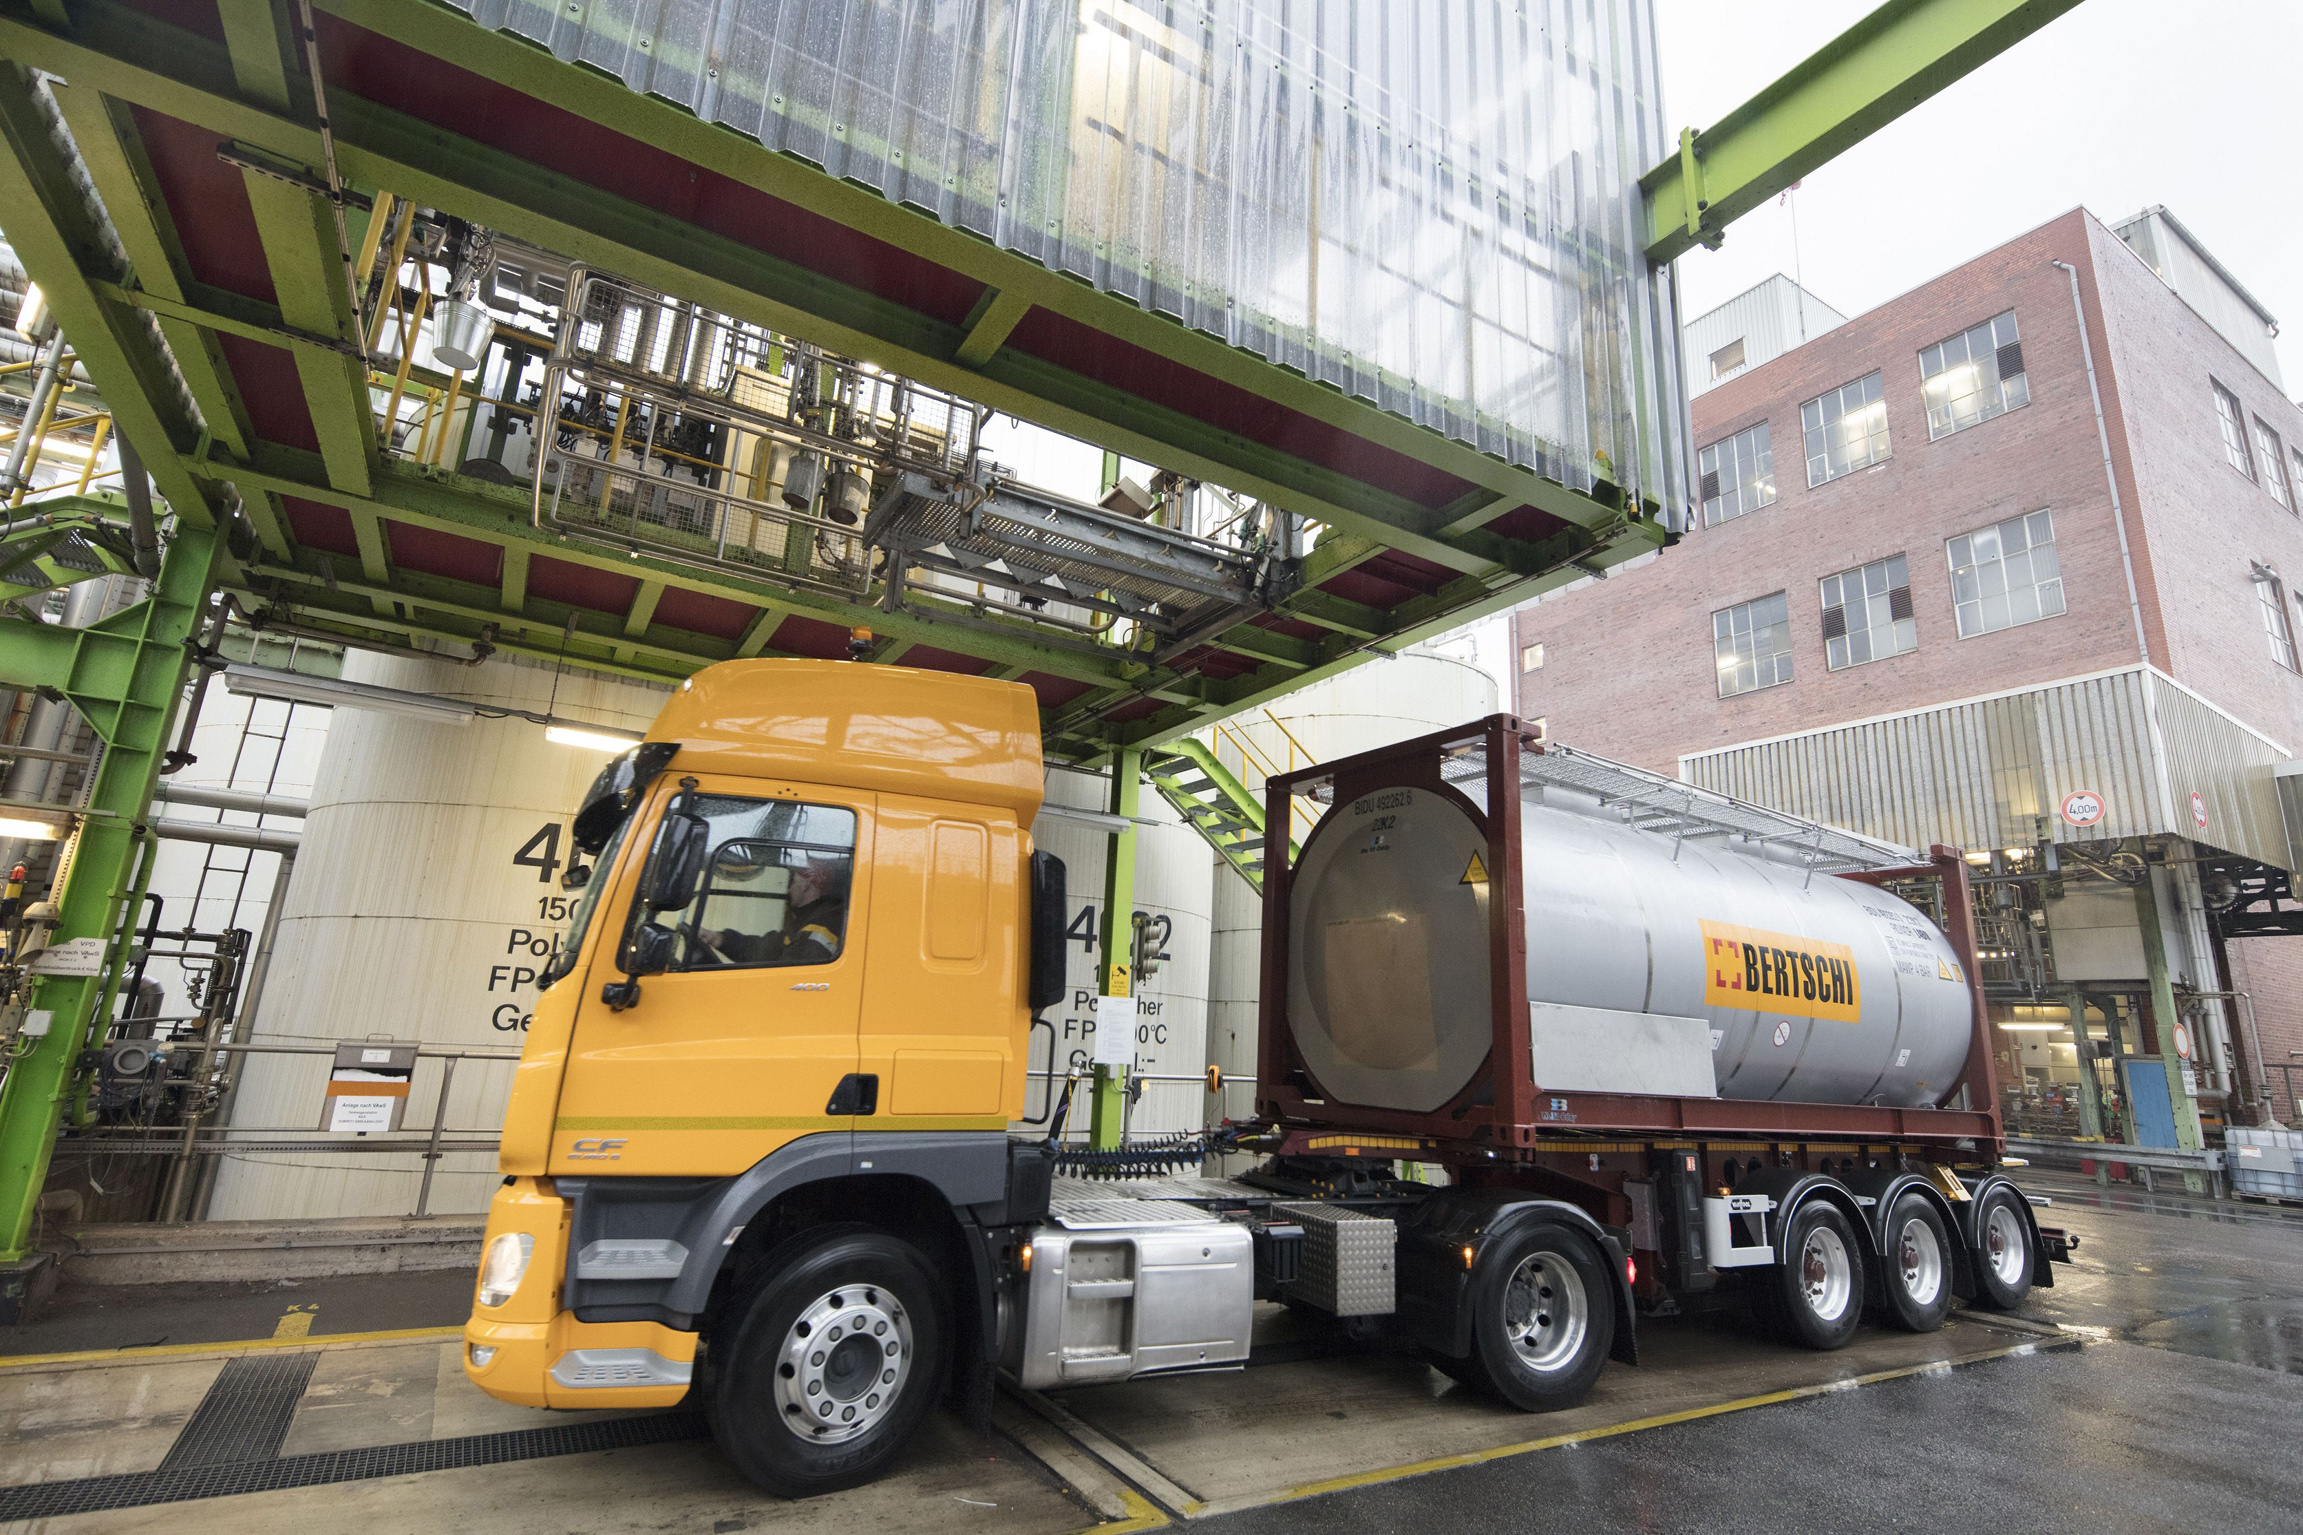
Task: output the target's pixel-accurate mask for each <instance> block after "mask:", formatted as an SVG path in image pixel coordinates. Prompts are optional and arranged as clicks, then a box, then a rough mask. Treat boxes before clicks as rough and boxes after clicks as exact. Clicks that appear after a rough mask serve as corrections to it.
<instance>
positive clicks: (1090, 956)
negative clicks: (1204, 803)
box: [1024, 768, 1238, 1139]
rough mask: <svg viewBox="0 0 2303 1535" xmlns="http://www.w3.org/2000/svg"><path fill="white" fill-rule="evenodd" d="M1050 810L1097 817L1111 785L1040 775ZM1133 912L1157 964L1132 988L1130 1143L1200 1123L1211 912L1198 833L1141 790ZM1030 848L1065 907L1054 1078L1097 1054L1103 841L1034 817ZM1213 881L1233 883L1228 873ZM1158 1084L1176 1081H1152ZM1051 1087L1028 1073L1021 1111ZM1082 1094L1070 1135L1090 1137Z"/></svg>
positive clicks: (1036, 1104)
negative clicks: (1062, 888) (1137, 1087)
mask: <svg viewBox="0 0 2303 1535" xmlns="http://www.w3.org/2000/svg"><path fill="white" fill-rule="evenodd" d="M1047 782H1048V793H1047V797H1048V803H1050V804H1054V805H1068V806H1071V807H1073V808H1074V809H1080V810H1093V811H1099V812H1101V811H1105V810H1108V809H1109V807H1110V795H1111V780H1110V779H1109V778H1108V777H1102V776H1091V775H1089V774H1085V773H1078V772H1073V771H1070V770H1068V769H1064V768H1051V769H1050V770H1049V772H1048V778H1047ZM1137 815H1138V817H1139V820H1140V821H1141V822H1142V823H1145V824H1139V825H1138V826H1137V827H1136V834H1135V835H1136V878H1135V910H1136V911H1140V912H1142V913H1143V914H1144V915H1145V916H1146V917H1148V918H1150V919H1151V923H1152V928H1151V933H1152V936H1153V938H1154V939H1155V940H1156V941H1157V942H1158V943H1159V945H1160V947H1159V950H1158V952H1159V953H1160V954H1162V955H1164V956H1165V957H1164V958H1162V959H1161V960H1160V961H1159V962H1158V967H1157V968H1156V969H1154V970H1153V971H1152V973H1151V974H1150V975H1148V976H1145V977H1141V978H1140V979H1139V982H1138V984H1137V985H1136V986H1135V988H1134V990H1135V998H1136V1043H1135V1070H1136V1071H1137V1072H1139V1073H1141V1074H1143V1075H1144V1076H1146V1077H1148V1078H1151V1079H1154V1080H1147V1081H1146V1082H1145V1083H1144V1085H1143V1096H1142V1097H1141V1098H1140V1099H1138V1100H1137V1101H1136V1103H1135V1104H1134V1105H1133V1106H1132V1107H1131V1108H1130V1109H1129V1111H1128V1115H1127V1130H1128V1135H1129V1137H1130V1138H1131V1139H1137V1138H1141V1137H1144V1136H1153V1135H1168V1134H1173V1133H1175V1132H1177V1131H1182V1130H1196V1129H1198V1128H1199V1127H1200V1125H1201V1124H1202V1123H1203V1122H1204V1120H1205V1115H1206V1103H1207V1091H1206V1088H1205V1087H1204V1086H1203V1085H1202V1083H1201V1080H1200V1073H1201V1071H1202V1068H1203V1065H1204V1063H1205V1060H1206V1039H1207V996H1208V993H1207V984H1208V939H1209V919H1210V915H1211V912H1210V908H1211V905H1212V902H1213V897H1214V890H1215V888H1216V881H1217V879H1218V878H1219V875H1218V873H1217V871H1216V870H1215V868H1214V867H1213V866H1212V864H1211V862H1210V859H1211V857H1212V855H1211V854H1210V852H1209V851H1208V845H1207V843H1206V842H1204V841H1202V840H1201V838H1200V835H1199V833H1197V832H1195V831H1193V830H1192V829H1191V828H1190V827H1188V826H1186V825H1184V824H1183V821H1182V819H1181V818H1180V817H1178V816H1177V815H1176V813H1175V811H1174V810H1173V809H1171V808H1170V807H1169V805H1168V804H1167V802H1166V801H1165V800H1163V799H1161V798H1160V797H1159V795H1158V793H1157V792H1155V791H1154V790H1153V789H1152V787H1151V785H1150V784H1149V783H1146V784H1145V785H1144V787H1143V793H1142V802H1141V804H1140V805H1139V806H1138V808H1137ZM1032 842H1033V846H1034V847H1036V848H1037V849H1039V850H1040V851H1042V852H1046V853H1053V854H1054V855H1055V856H1056V857H1058V858H1061V859H1062V860H1063V861H1064V875H1065V881H1066V898H1067V904H1068V905H1069V907H1070V912H1069V921H1068V922H1067V927H1068V929H1069V931H1070V934H1071V936H1070V938H1069V939H1068V940H1067V941H1066V942H1065V944H1064V952H1065V954H1066V956H1067V957H1066V959H1065V961H1064V973H1065V976H1066V978H1067V980H1068V982H1069V984H1068V985H1067V987H1066V990H1065V996H1064V1001H1063V1005H1062V1006H1060V1007H1054V1008H1049V1009H1048V1010H1047V1011H1046V1013H1044V1014H1043V1015H1042V1016H1044V1017H1045V1018H1046V1019H1047V1021H1048V1022H1049V1023H1051V1024H1052V1025H1054V1027H1055V1031H1056V1038H1055V1052H1054V1062H1055V1064H1054V1070H1055V1071H1056V1072H1057V1073H1058V1074H1059V1076H1060V1074H1061V1073H1063V1072H1065V1071H1068V1070H1069V1069H1070V1067H1071V1066H1072V1065H1073V1064H1075V1063H1079V1064H1083V1065H1084V1064H1085V1063H1087V1062H1089V1061H1090V1060H1091V1059H1092V1057H1093V1054H1094V1048H1095V1042H1094V1039H1093V1037H1092V1036H1093V1033H1094V1028H1093V1025H1094V1022H1095V1014H1096V1003H1095V997H1096V964H1097V960H1098V959H1099V957H1100V954H1099V950H1098V948H1097V937H1096V935H1097V934H1098V932H1099V930H1100V927H1101V923H1102V919H1103V891H1104V865H1105V859H1106V855H1107V852H1108V849H1109V846H1110V833H1109V832H1108V831H1105V830H1103V829H1101V828H1099V827H1096V826H1093V825H1090V824H1087V823H1085V822H1082V821H1076V820H1069V819H1066V818H1064V817H1061V816H1056V815H1050V814H1048V813H1046V812H1044V811H1043V812H1042V813H1041V814H1040V817H1039V819H1038V821H1037V822H1036V823H1034V825H1033V827H1032ZM1220 878H1223V879H1229V880H1232V881H1233V882H1234V883H1235V884H1236V883H1238V880H1237V877H1236V876H1234V875H1233V874H1231V873H1230V872H1229V871H1228V870H1226V871H1224V872H1223V873H1222V874H1221V875H1220ZM1031 1069H1032V1070H1034V1071H1046V1070H1048V1069H1049V1050H1048V1031H1047V1030H1046V1029H1041V1028H1035V1029H1033V1030H1032V1040H1031ZM1158 1078H1176V1079H1181V1080H1172V1081H1161V1080H1156V1079H1158ZM1061 1091H1062V1083H1061V1081H1060V1080H1058V1081H1055V1082H1053V1083H1051V1082H1050V1081H1049V1080H1048V1079H1046V1078H1042V1077H1034V1078H1033V1079H1032V1081H1031V1085H1030V1090H1029V1091H1028V1092H1026V1094H1025V1095H1024V1106H1025V1110H1026V1112H1027V1113H1030V1114H1033V1115H1039V1114H1041V1113H1043V1112H1044V1111H1045V1108H1046V1106H1047V1105H1048V1104H1050V1103H1052V1102H1053V1101H1054V1099H1053V1096H1052V1095H1053V1094H1060V1093H1061ZM1088 1124H1089V1110H1088V1089H1087V1086H1086V1083H1085V1082H1084V1081H1083V1083H1082V1085H1081V1088H1080V1091H1079V1092H1078V1093H1077V1094H1075V1096H1074V1097H1073V1100H1072V1116H1071V1130H1072V1132H1073V1134H1074V1137H1075V1138H1078V1137H1084V1136H1085V1135H1086V1134H1087V1130H1088Z"/></svg>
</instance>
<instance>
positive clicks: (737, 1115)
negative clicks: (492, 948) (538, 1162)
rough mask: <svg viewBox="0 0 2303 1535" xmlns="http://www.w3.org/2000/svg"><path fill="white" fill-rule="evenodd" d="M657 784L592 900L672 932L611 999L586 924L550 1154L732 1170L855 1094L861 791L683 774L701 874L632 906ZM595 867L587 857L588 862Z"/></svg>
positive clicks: (603, 1163) (603, 960) (834, 1112)
mask: <svg viewBox="0 0 2303 1535" xmlns="http://www.w3.org/2000/svg"><path fill="white" fill-rule="evenodd" d="M680 792H681V791H680V789H679V787H678V786H677V784H674V783H664V784H660V785H659V786H658V787H657V789H656V791H655V793H654V794H653V795H652V796H651V800H650V804H649V806H648V807H647V811H646V813H645V816H644V819H643V820H642V821H641V823H640V825H639V827H638V828H636V830H638V831H639V832H640V833H641V837H640V841H639V845H638V846H637V847H636V848H634V849H633V850H631V851H630V852H629V853H627V855H626V856H625V857H624V858H622V859H621V860H620V863H621V865H622V867H621V869H620V870H619V872H618V875H617V880H618V886H619V887H620V888H616V889H611V890H609V891H607V892H606V893H605V894H604V896H603V900H604V901H605V902H610V903H613V904H611V905H609V906H607V908H606V909H605V910H604V911H603V912H602V917H603V918H604V919H607V920H608V921H610V922H612V923H613V924H614V925H613V926H612V927H611V928H609V929H608V930H607V931H606V932H604V933H603V934H602V937H603V939H604V940H612V939H615V938H620V937H621V936H622V935H623V934H625V933H628V932H629V931H630V929H631V925H632V924H633V923H634V922H635V921H653V922H655V923H656V924H657V925H658V926H660V927H665V928H669V929H671V930H672V932H673V933H674V935H675V938H674V943H673V949H672V958H671V962H670V965H669V967H668V968H667V969H666V970H664V971H663V973H661V974H658V975H650V976H644V977H642V978H641V979H640V981H639V999H638V1001H637V1002H636V1003H634V1004H633V1005H632V1006H629V1007H626V1008H625V1009H623V1010H622V1011H621V1012H615V1011H611V1010H610V1009H609V1007H608V1006H607V1004H606V1003H605V1002H604V1001H603V1000H602V998H601V989H602V987H603V986H604V985H607V984H608V983H611V982H614V981H617V980H620V979H621V978H622V977H621V975H620V973H619V971H618V967H617V964H616V954H617V947H618V945H617V943H616V942H614V941H603V942H602V943H601V944H600V945H599V946H598V949H597V957H595V958H594V959H593V961H592V963H591V969H590V973H589V974H588V975H587V976H586V977H585V983H584V992H583V999H582V1012H581V1013H580V1014H579V1016H578V1018H577V1021H576V1028H575V1034H574V1039H573V1041H572V1046H571V1050H570V1057H569V1063H568V1069H567V1077H566V1082H565V1085H564V1086H563V1088H562V1090H561V1095H560V1107H559V1115H558V1119H557V1121H556V1123H555V1125H554V1134H553V1142H552V1159H551V1170H552V1171H554V1172H561V1173H572V1172H590V1173H621V1174H640V1173H646V1174H695V1175H721V1176H724V1175H726V1174H729V1173H735V1172H740V1171H742V1170H743V1169H745V1168H747V1167H750V1166H751V1165H752V1164H753V1163H755V1162H757V1161H759V1160H760V1158H762V1157H764V1156H766V1155H767V1154H768V1153H770V1152H772V1151H774V1150H775V1149H776V1148H778V1147H779V1146H782V1145H783V1144H784V1143H785V1142H787V1141H791V1140H793V1139H796V1138H797V1137H799V1136H802V1135H807V1134H812V1133H819V1132H822V1131H828V1130H839V1131H844V1130H849V1129H852V1128H853V1127H854V1123H855V1117H854V1116H855V1105H853V1104H852V1103H850V1102H847V1101H841V1102H835V1101H834V1100H835V1098H836V1097H837V1098H840V1099H842V1100H845V1099H847V1098H848V1097H850V1096H851V1095H852V1093H853V1085H852V1084H850V1083H849V1079H850V1078H851V1077H852V1076H853V1075H854V1074H855V1072H856V1070H857V1064H856V1051H857V1040H856V1030H857V1021H858V1018H859V1016H860V1011H861V1004H862V995H863V976H864V962H865V951H866V948H867V943H866V935H867V932H868V930H869V923H868V922H867V920H866V916H867V913H868V912H869V910H870V901H871V894H872V884H873V875H872V850H873V838H874V834H875V804H874V797H873V796H872V795H869V794H860V793H856V792H854V791H852V790H843V789H829V788H820V787H817V786H814V785H802V784H787V783H778V782H773V781H769V780H762V779H756V778H722V777H706V778H702V779H699V780H697V782H696V789H695V794H694V799H693V801H692V802H691V806H690V808H692V809H693V810H694V811H695V812H696V813H697V814H698V815H700V816H702V817H703V819H704V821H705V823H706V824H707V825H708V827H709V828H710V835H709V837H708V838H707V839H706V849H707V851H706V854H705V858H704V865H703V877H702V879H701V881H700V882H699V884H698V886H697V890H696V896H695V899H694V900H693V901H692V902H690V903H689V904H688V906H687V907H685V908H684V909H682V910H679V911H665V912H658V913H654V914H652V915H651V914H648V913H637V914H635V913H634V911H633V907H634V905H635V901H634V895H635V891H636V886H637V884H638V879H639V873H638V871H639V869H640V868H641V867H642V865H644V863H645V862H646V857H645V853H646V847H647V845H648V843H649V842H651V841H652V840H653V838H654V835H655V831H654V828H655V827H656V825H657V824H658V823H659V822H660V821H661V819H662V816H663V813H664V809H665V807H666V805H668V804H669V803H670V802H671V800H672V799H673V798H674V797H675V796H676V795H678V794H679V793H680ZM605 873H606V871H602V876H601V877H605Z"/></svg>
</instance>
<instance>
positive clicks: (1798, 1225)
mask: <svg viewBox="0 0 2303 1535" xmlns="http://www.w3.org/2000/svg"><path fill="white" fill-rule="evenodd" d="M1783 1253H1784V1261H1783V1262H1781V1263H1779V1264H1777V1265H1776V1266H1775V1267H1774V1268H1772V1269H1769V1270H1767V1271H1766V1280H1767V1288H1766V1289H1765V1290H1763V1291H1762V1292H1761V1295H1762V1297H1763V1299H1764V1302H1765V1305H1764V1309H1765V1310H1766V1311H1767V1313H1768V1315H1769V1319H1770V1320H1772V1321H1773V1322H1774V1323H1775V1327H1776V1330H1777V1331H1778V1332H1780V1333H1781V1334H1782V1335H1783V1336H1784V1338H1785V1339H1786V1340H1787V1341H1789V1342H1792V1343H1796V1344H1799V1345H1800V1346H1801V1347H1803V1348H1812V1349H1824V1350H1829V1349H1835V1348H1841V1347H1844V1346H1845V1345H1846V1343H1847V1341H1848V1340H1849V1339H1850V1338H1852V1337H1854V1336H1855V1329H1856V1328H1857V1326H1859V1325H1860V1324H1861V1323H1862V1321H1863V1249H1862V1247H1861V1246H1860V1245H1858V1243H1857V1241H1856V1236H1855V1228H1854V1227H1853V1226H1850V1225H1849V1224H1848V1223H1847V1217H1846V1216H1845V1215H1843V1214H1842V1213H1840V1210H1839V1207H1838V1206H1837V1205H1834V1204H1831V1203H1829V1202H1828V1201H1825V1200H1822V1199H1811V1200H1809V1201H1808V1202H1807V1203H1806V1204H1803V1205H1801V1206H1800V1207H1799V1208H1798V1210H1796V1211H1795V1212H1793V1214H1792V1217H1791V1230H1790V1231H1789V1232H1788V1233H1787V1234H1786V1236H1785V1239H1784V1243H1783Z"/></svg>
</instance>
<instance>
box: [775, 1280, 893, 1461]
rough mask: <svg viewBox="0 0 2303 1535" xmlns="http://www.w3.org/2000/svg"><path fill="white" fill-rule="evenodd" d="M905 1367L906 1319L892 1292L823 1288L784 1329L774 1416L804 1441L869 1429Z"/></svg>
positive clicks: (889, 1402)
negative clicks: (812, 1302) (789, 1325)
mask: <svg viewBox="0 0 2303 1535" xmlns="http://www.w3.org/2000/svg"><path fill="white" fill-rule="evenodd" d="M911 1367H912V1324H911V1319H910V1318H909V1317H908V1316H907V1315H906V1314H905V1312H904V1308H903V1306H902V1305H901V1304H900V1303H899V1302H898V1301H897V1300H896V1298H895V1297H894V1296H893V1295H891V1294H889V1293H888V1292H887V1291H886V1290H883V1289H880V1288H878V1287H876V1286H873V1285H844V1286H842V1287H841V1288H839V1289H837V1290H827V1291H825V1292H824V1293H823V1294H822V1295H820V1296H818V1297H817V1298H816V1301H815V1304H813V1305H811V1306H809V1307H807V1308H805V1309H804V1310H802V1311H801V1312H800V1314H799V1316H798V1317H797V1318H795V1319H794V1320H793V1322H792V1326H791V1330H790V1331H788V1332H786V1333H785V1334H784V1345H783V1348H782V1350H781V1351H780V1353H779V1354H778V1356H777V1360H776V1407H777V1416H779V1417H781V1418H782V1419H783V1421H784V1427H786V1428H788V1429H790V1430H791V1431H792V1432H793V1433H794V1434H796V1435H798V1436H799V1437H800V1438H802V1439H805V1440H807V1441H808V1442H809V1443H810V1444H838V1443H840V1442H842V1441H843V1440H848V1439H853V1438H855V1437H856V1436H857V1435H859V1434H868V1433H870V1432H871V1431H872V1429H873V1428H874V1427H875V1426H876V1425H877V1424H878V1423H879V1422H880V1421H881V1420H882V1419H884V1418H886V1417H887V1415H888V1414H889V1413H890V1412H892V1411H894V1410H895V1405H896V1400H897V1398H899V1397H901V1396H902V1395H903V1392H904V1386H905V1384H906V1383H907V1382H908V1381H909V1380H910V1378H911Z"/></svg>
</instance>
